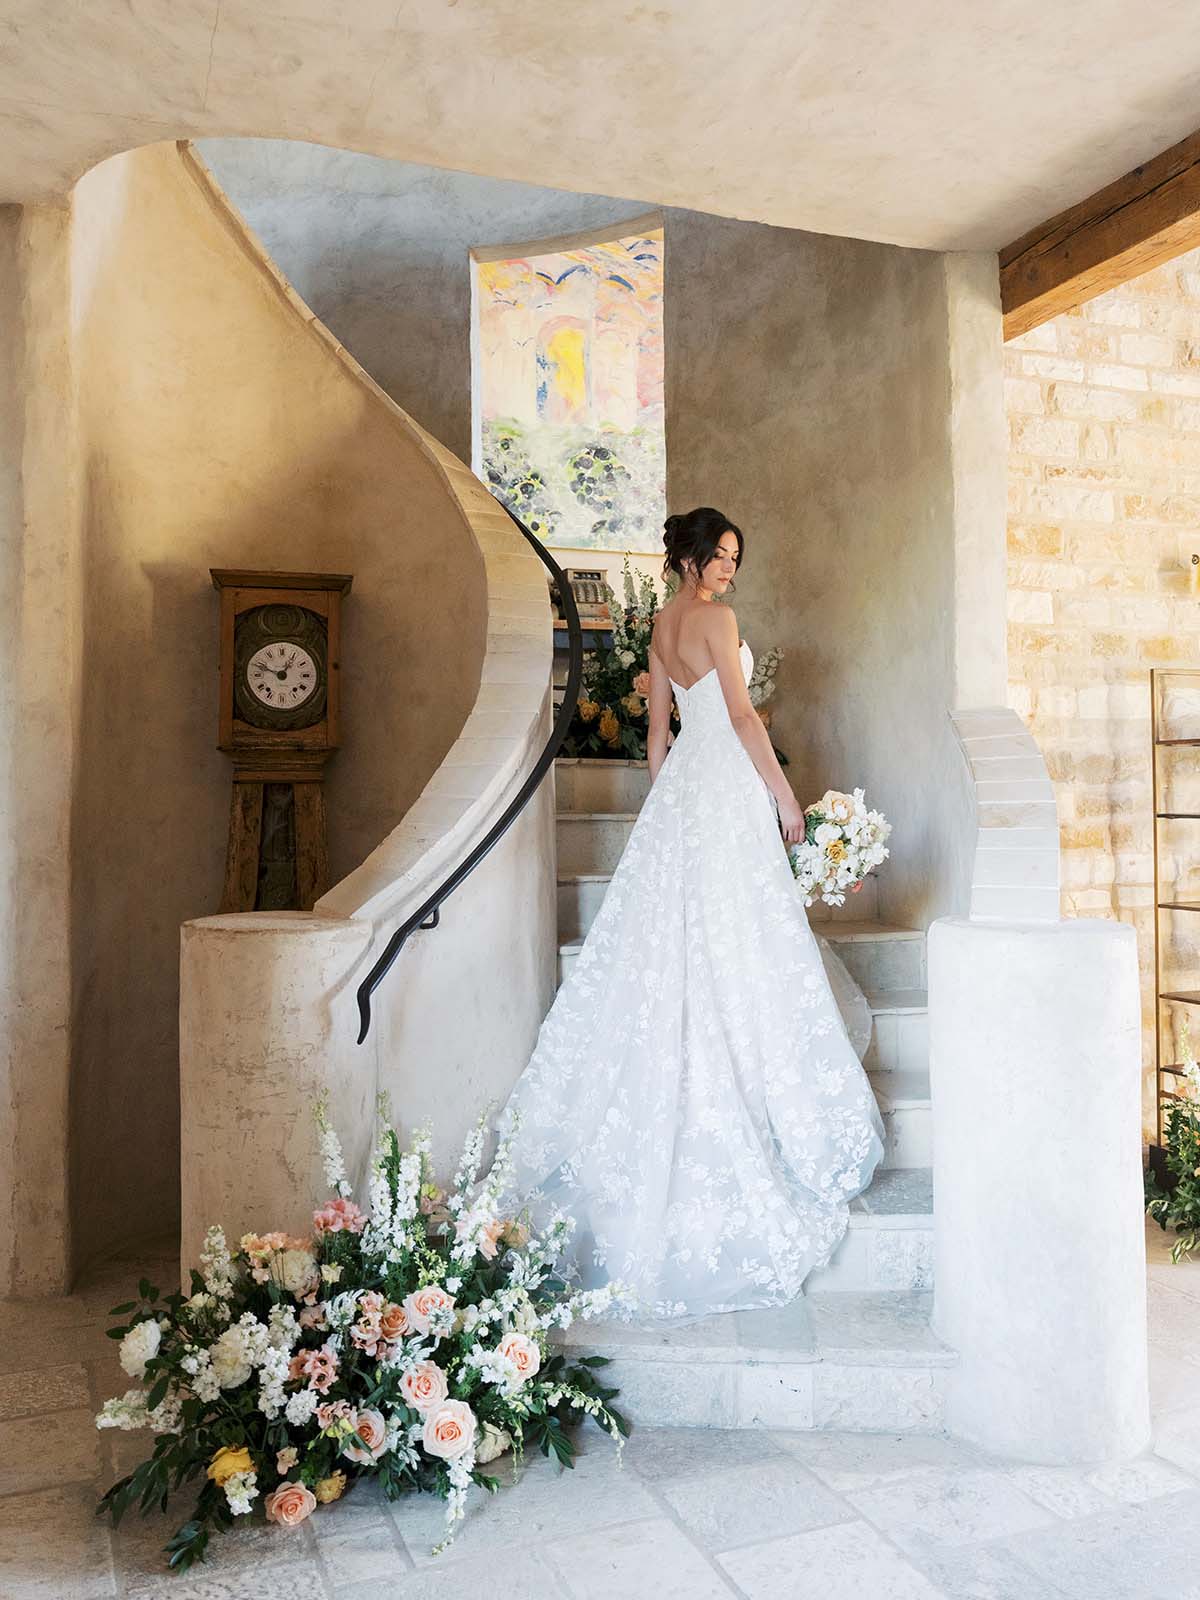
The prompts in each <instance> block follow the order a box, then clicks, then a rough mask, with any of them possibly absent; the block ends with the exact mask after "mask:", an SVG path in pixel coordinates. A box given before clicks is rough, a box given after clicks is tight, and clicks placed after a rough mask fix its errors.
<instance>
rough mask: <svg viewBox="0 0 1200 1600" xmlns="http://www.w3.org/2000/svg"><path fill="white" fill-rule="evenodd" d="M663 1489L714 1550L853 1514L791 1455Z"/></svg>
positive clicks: (681, 1517)
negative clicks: (786, 1457) (788, 1457)
mask: <svg viewBox="0 0 1200 1600" xmlns="http://www.w3.org/2000/svg"><path fill="white" fill-rule="evenodd" d="M659 1493H660V1494H661V1495H662V1497H663V1499H664V1500H666V1501H667V1503H668V1504H669V1505H670V1506H671V1508H672V1510H673V1511H674V1512H675V1514H676V1516H677V1517H678V1518H679V1520H680V1521H681V1522H682V1523H683V1524H684V1526H685V1527H686V1528H687V1529H688V1530H689V1531H690V1532H691V1533H692V1535H693V1536H694V1537H695V1538H696V1539H697V1540H699V1542H700V1543H701V1544H703V1545H704V1546H705V1548H706V1549H708V1550H728V1549H730V1548H731V1547H732V1546H734V1545H739V1544H750V1543H752V1542H753V1541H756V1540H760V1539H763V1538H766V1537H768V1536H769V1535H772V1534H785V1533H801V1532H803V1531H804V1530H806V1529H808V1528H819V1527H823V1526H825V1525H826V1524H828V1523H831V1522H842V1521H845V1520H846V1519H847V1518H849V1517H851V1516H853V1512H851V1511H850V1509H849V1508H848V1507H847V1506H846V1505H845V1503H844V1502H843V1501H841V1500H839V1499H838V1498H837V1496H836V1495H833V1494H831V1493H830V1492H829V1490H828V1489H826V1488H825V1487H824V1485H822V1484H820V1483H818V1481H817V1480H816V1478H814V1477H813V1476H812V1474H811V1473H808V1472H806V1471H805V1470H804V1468H803V1467H802V1466H800V1464H799V1463H798V1462H795V1461H791V1460H786V1459H784V1460H780V1461H771V1462H764V1463H763V1465H762V1466H758V1467H740V1468H737V1469H735V1470H733V1471H726V1472H712V1473H706V1474H705V1475H704V1476H703V1477H698V1478H685V1479H683V1480H682V1481H681V1482H676V1483H666V1484H662V1485H660V1487H659Z"/></svg>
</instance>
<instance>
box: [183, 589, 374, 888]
mask: <svg viewBox="0 0 1200 1600" xmlns="http://www.w3.org/2000/svg"><path fill="white" fill-rule="evenodd" d="M209 570H210V571H211V573H212V581H213V587H214V588H215V589H217V590H219V591H220V595H221V712H220V737H219V739H218V745H219V747H220V749H222V750H225V751H228V753H229V754H230V755H231V756H232V757H233V804H232V806H231V808H230V812H229V844H228V848H227V851H226V856H225V889H224V893H223V894H222V897H221V910H222V911H282V910H294V911H311V910H312V907H313V904H314V902H315V901H316V900H317V899H319V898H320V896H321V895H322V894H324V892H325V890H326V889H327V888H328V887H329V846H328V839H327V834H326V826H325V795H324V792H323V790H322V788H321V780H322V778H323V776H324V772H325V763H326V761H327V760H328V759H329V755H330V752H331V751H333V750H335V749H336V748H337V746H338V744H339V742H340V730H339V721H338V711H339V693H338V688H339V681H340V669H341V663H340V660H339V654H340V648H341V645H340V634H341V626H340V625H341V603H342V596H343V595H344V594H349V592H350V584H351V581H352V580H351V578H350V577H349V576H348V575H346V574H345V573H329V572H246V571H243V570H241V569H230V568H226V567H212V568H210V569H209Z"/></svg>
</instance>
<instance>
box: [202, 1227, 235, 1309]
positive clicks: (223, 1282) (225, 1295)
mask: <svg viewBox="0 0 1200 1600" xmlns="http://www.w3.org/2000/svg"><path fill="white" fill-rule="evenodd" d="M200 1265H201V1267H202V1269H203V1277H204V1287H205V1288H206V1289H207V1290H208V1292H209V1294H211V1295H212V1296H213V1297H214V1299H217V1300H228V1299H229V1298H230V1296H231V1295H232V1294H233V1263H232V1259H231V1257H230V1254H229V1246H228V1245H227V1244H226V1242H225V1230H224V1229H223V1228H218V1227H215V1226H214V1227H212V1228H210V1229H209V1230H208V1232H207V1233H206V1234H205V1235H204V1248H203V1249H202V1250H201V1252H200Z"/></svg>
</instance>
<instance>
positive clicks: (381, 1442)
mask: <svg viewBox="0 0 1200 1600" xmlns="http://www.w3.org/2000/svg"><path fill="white" fill-rule="evenodd" d="M355 1432H356V1433H357V1434H358V1439H361V1440H362V1444H360V1443H359V1442H358V1439H355V1438H353V1437H351V1438H350V1440H349V1441H348V1442H347V1443H346V1444H344V1445H343V1446H342V1454H343V1455H344V1456H345V1457H346V1458H347V1460H349V1461H361V1462H363V1463H364V1464H366V1465H368V1466H369V1465H370V1463H371V1462H372V1461H378V1460H379V1458H380V1456H381V1455H382V1454H383V1452H384V1448H385V1445H386V1442H387V1424H386V1423H385V1422H384V1420H383V1416H382V1413H380V1412H378V1411H376V1410H375V1409H374V1408H373V1407H370V1406H368V1407H367V1408H366V1410H364V1411H360V1412H359V1413H358V1426H357V1428H356V1429H355Z"/></svg>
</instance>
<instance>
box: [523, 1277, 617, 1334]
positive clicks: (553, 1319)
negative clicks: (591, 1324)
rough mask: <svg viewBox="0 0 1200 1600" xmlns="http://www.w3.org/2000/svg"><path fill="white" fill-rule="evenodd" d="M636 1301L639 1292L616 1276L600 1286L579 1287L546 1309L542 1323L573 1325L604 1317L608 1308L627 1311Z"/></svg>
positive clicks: (542, 1325) (545, 1325)
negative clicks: (573, 1323)
mask: <svg viewBox="0 0 1200 1600" xmlns="http://www.w3.org/2000/svg"><path fill="white" fill-rule="evenodd" d="M635 1303H636V1295H635V1294H634V1291H633V1289H632V1288H631V1287H630V1285H629V1284H627V1283H625V1282H623V1281H622V1280H621V1279H620V1278H614V1279H613V1281H612V1282H611V1283H606V1284H604V1285H603V1286H602V1287H601V1288H599V1289H577V1290H576V1291H575V1292H574V1294H569V1295H567V1296H566V1298H565V1299H563V1300H560V1301H558V1303H557V1304H556V1305H552V1306H550V1307H549V1308H548V1309H547V1310H546V1311H544V1312H543V1313H542V1315H541V1316H540V1317H539V1319H538V1322H539V1325H540V1326H541V1327H543V1328H553V1327H556V1326H557V1327H559V1328H569V1327H570V1326H571V1324H572V1322H574V1321H576V1320H579V1321H581V1322H586V1321H589V1320H590V1319H591V1318H592V1317H600V1316H603V1315H604V1313H605V1312H606V1311H614V1312H617V1313H619V1314H624V1313H626V1312H628V1311H630V1310H631V1309H632V1308H633V1306H634V1305H635Z"/></svg>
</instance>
